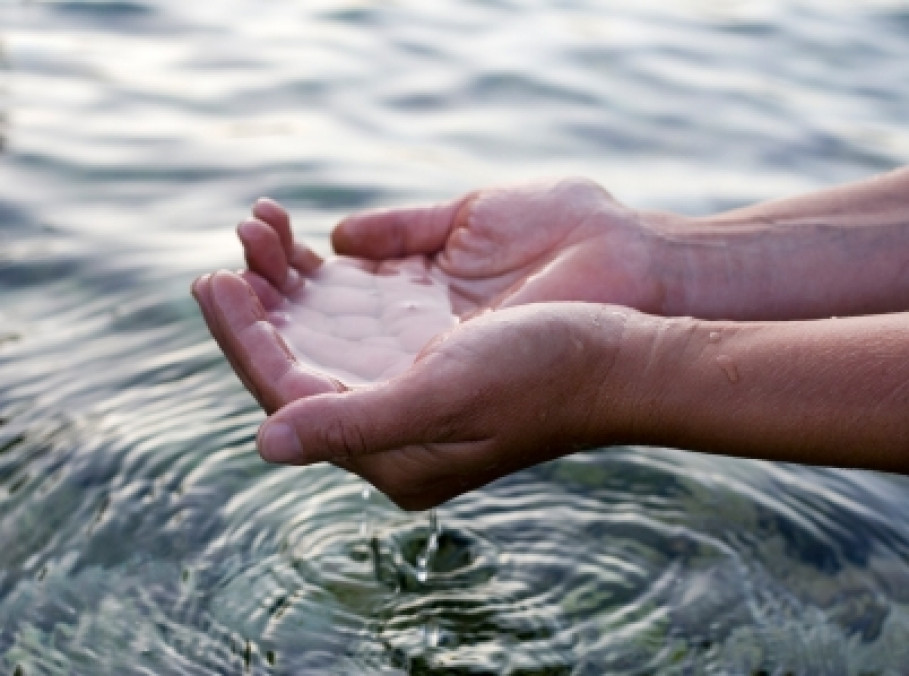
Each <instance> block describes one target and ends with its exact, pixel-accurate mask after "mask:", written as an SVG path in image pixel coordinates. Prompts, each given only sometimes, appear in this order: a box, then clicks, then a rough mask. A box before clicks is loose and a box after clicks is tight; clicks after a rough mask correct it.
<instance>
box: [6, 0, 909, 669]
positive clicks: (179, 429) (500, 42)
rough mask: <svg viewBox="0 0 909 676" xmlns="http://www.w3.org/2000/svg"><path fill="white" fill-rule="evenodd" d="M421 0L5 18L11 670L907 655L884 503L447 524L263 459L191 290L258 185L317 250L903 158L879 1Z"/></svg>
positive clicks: (644, 480)
mask: <svg viewBox="0 0 909 676" xmlns="http://www.w3.org/2000/svg"><path fill="white" fill-rule="evenodd" d="M433 7H434V9H433V12H427V11H426V9H425V5H420V4H418V3H414V2H403V3H397V4H395V5H387V6H385V5H381V4H368V3H367V4H363V3H351V2H341V1H340V0H320V2H316V3H313V2H290V3H280V4H268V5H267V6H265V5H263V4H262V3H254V2H251V1H249V0H230V1H229V2H227V3H218V4H217V5H214V4H212V5H205V4H199V3H184V2H177V1H176V0H163V1H162V2H156V3H147V2H93V3H82V2H64V3H20V4H16V5H15V6H14V8H13V9H12V10H11V9H10V7H9V5H7V6H4V7H2V8H0V12H3V13H4V18H6V17H9V18H10V20H9V21H5V22H4V35H3V36H2V40H3V44H4V47H5V51H4V56H3V57H2V58H3V62H4V70H3V71H2V72H3V74H4V76H6V83H5V84H4V86H6V87H7V89H9V90H12V91H8V92H7V94H6V95H5V98H4V99H3V103H2V104H0V109H3V110H4V111H5V112H6V113H7V114H8V117H7V122H6V125H5V134H6V136H7V138H8V137H9V134H10V133H11V132H10V129H9V120H12V121H14V122H15V129H14V131H15V139H14V140H15V143H9V144H8V145H7V147H6V149H5V152H4V162H3V164H2V166H0V176H2V180H0V322H2V324H0V382H2V383H3V387H2V388H0V542H2V543H3V546H2V547H0V617H2V618H4V621H3V622H2V623H0V664H2V665H3V668H4V670H5V671H7V672H11V673H15V672H16V670H17V669H18V670H19V673H24V674H33V673H60V674H68V673H117V674H132V673H160V674H168V673H185V674H207V673H212V672H238V673H240V672H248V673H255V674H275V673H287V674H289V673H341V674H345V673H350V674H361V673H377V674H381V673H387V674H393V673H395V674H400V673H441V672H443V671H444V672H445V673H450V674H487V673H496V674H509V673H511V674H542V673H548V674H560V673H566V674H567V673H572V674H602V673H605V672H610V671H611V672H619V673H622V672H624V673H668V674H672V673H679V674H681V673H711V672H713V673H746V674H747V673H760V672H761V671H762V670H763V671H764V672H766V673H785V672H786V671H787V670H789V671H792V672H793V673H813V674H837V673H861V672H874V671H877V672H879V673H887V670H888V669H890V670H891V671H894V670H899V669H900V668H902V667H904V665H907V664H909V654H907V651H909V648H907V645H906V642H905V636H906V635H909V618H907V610H909V597H907V592H906V590H907V589H909V567H907V564H906V561H907V560H909V530H907V526H906V524H907V523H909V518H907V517H909V502H907V498H906V495H907V494H909V493H907V488H909V487H907V484H906V481H904V480H900V479H897V478H893V477H886V476H883V475H876V474H872V473H850V472H837V471H832V470H822V469H812V468H797V467H788V466H775V465H769V464H765V463H748V462H740V461H731V460H723V459H718V458H708V457H703V456H693V455H689V454H684V453H680V452H675V451H659V450H651V449H615V450H611V451H604V452H599V453H592V454H586V455H583V456H576V457H573V458H567V459H565V460H563V461H559V462H556V463H550V464H547V465H544V466H541V467H538V468H535V469H532V470H529V471H527V472H524V473H521V474H520V475H517V476H514V477H509V478H507V479H505V480H503V481H501V482H498V483H496V484H495V485H493V486H490V487H488V488H487V489H484V490H483V491H480V492H478V493H476V494H474V495H471V496H467V497H465V498H463V499H460V500H458V501H456V502H454V503H452V504H451V505H448V506H446V507H444V508H443V509H442V510H440V513H439V522H438V529H437V530H436V529H435V528H433V527H431V524H430V523H429V520H428V517H427V515H407V514H402V513H400V512H398V511H397V510H395V509H394V508H393V507H392V506H391V505H390V504H389V503H388V502H387V501H385V500H384V498H382V497H381V496H380V495H377V494H376V493H375V492H369V493H368V494H367V495H365V496H364V494H363V491H362V484H361V483H360V482H359V481H354V480H352V479H351V478H350V477H348V476H347V475H345V474H344V473H342V472H340V471H338V470H334V469H331V468H327V467H311V468H305V469H293V468H271V467H267V466H265V465H263V464H262V463H261V462H260V461H259V459H258V457H257V456H256V455H255V451H254V449H253V434H254V431H255V428H256V425H257V424H258V423H259V422H260V421H261V413H260V412H259V411H258V410H257V409H256V408H255V406H254V405H253V403H252V401H251V400H250V399H249V397H248V396H247V395H246V394H245V392H244V391H243V390H242V389H241V388H240V387H239V385H238V384H237V383H236V382H235V380H234V378H233V376H232V374H231V373H230V372H229V369H228V368H227V366H226V365H225V364H224V363H223V360H222V359H221V357H220V355H219V353H218V352H217V350H216V348H215V346H214V345H213V344H212V343H211V342H210V341H209V339H208V337H207V334H206V332H205V330H204V327H203V326H202V323H201V321H200V320H199V318H198V316H197V312H196V309H195V307H194V305H193V303H192V301H191V300H190V299H189V297H188V294H187V287H188V281H189V280H190V279H192V278H193V276H194V275H195V274H197V273H198V272H201V271H203V270H207V269H210V268H214V267H218V266H230V267H235V266H236V265H238V264H239V263H240V260H239V250H238V249H237V247H236V246H235V244H234V243H233V241H232V237H231V233H230V229H231V227H232V224H233V223H234V222H235V221H236V220H237V218H238V217H239V215H240V214H243V213H245V211H246V208H247V205H248V204H249V202H251V200H252V199H254V198H255V197H257V196H259V195H260V194H265V193H270V194H272V195H274V196H276V197H279V198H282V199H284V200H286V201H287V202H288V203H289V205H290V206H291V208H292V209H293V210H294V216H295V220H296V222H297V223H298V224H299V227H300V228H301V230H302V232H303V233H304V234H306V235H308V236H310V237H311V238H312V239H313V240H314V241H315V243H316V246H319V247H322V248H323V249H324V248H325V246H326V233H327V230H328V228H329V227H330V224H331V223H332V222H333V221H334V220H335V219H336V218H337V217H339V216H340V215H341V214H343V213H345V212H347V211H349V210H351V209H354V208H359V207H363V206H378V205H380V204H383V203H389V202H392V201H394V202H398V201H417V200H426V199H432V198H435V197H446V196H449V195H451V194H453V193H457V192H459V191H460V190H461V189H463V188H469V187H474V186H475V185H477V184H480V183H485V182H497V181H501V180H504V179H516V178H519V177H522V176H525V175H528V174H553V173H560V172H571V173H587V174H589V175H591V176H595V177H598V178H600V179H601V180H602V181H603V182H604V183H605V184H606V185H607V186H608V187H609V188H610V189H612V190H613V191H614V192H616V193H617V194H618V195H620V196H621V197H623V198H625V199H626V200H628V201H629V202H632V203H634V204H638V205H641V206H653V207H662V208H675V209H681V210H685V211H706V210H709V209H712V208H719V207H723V206H732V205H736V204H740V203H741V202H743V201H747V200H751V199H757V198H761V197H765V196H771V195H780V194H784V193H791V192H797V191H799V190H802V189H804V188H806V187H813V186H815V185H820V184H825V183H829V182H832V181H834V180H839V179H844V178H853V177H855V176H857V175H862V174H867V173H871V172H873V171H875V170H877V169H878V168H880V167H883V166H891V165H893V164H896V163H899V162H907V161H909V135H907V131H906V129H905V110H906V105H907V99H906V94H905V92H903V91H901V90H900V89H899V88H898V87H894V86H893V83H894V82H901V81H902V80H901V79H900V78H901V76H902V73H903V71H904V70H905V63H906V60H907V58H909V54H907V45H909V40H907V30H909V23H907V21H906V20H905V17H906V16H907V10H906V8H905V7H902V6H901V5H900V4H899V3H896V4H894V3H889V4H887V5H886V6H878V5H875V6H870V5H867V4H866V5H862V6H861V7H859V6H857V5H855V4H854V3H828V4H825V5H824V6H823V7H821V6H820V5H816V4H813V3H808V2H804V3H802V2H797V3H776V4H773V5H772V7H773V11H765V10H762V9H760V8H757V7H756V6H755V5H754V3H736V4H734V5H732V4H730V5H724V6H723V8H719V9H718V6H715V5H713V4H710V3H708V4H707V5H705V4H704V3H687V4H684V5H679V6H677V7H675V8H672V9H667V8H665V6H664V5H663V4H658V3H640V2H618V3H613V4H612V5H611V7H610V9H609V10H608V11H604V10H603V8H602V7H601V6H600V3H592V2H580V3H573V5H572V7H571V8H561V7H555V6H554V5H551V3H550V4H549V5H547V4H545V3H544V4H538V5H515V4H509V3H475V4H471V5H466V4H464V3H454V2H442V4H441V5H438V6H436V5H434V6H433ZM465 35H466V36H469V39H465V37H464V36H465ZM847 57H848V58H847ZM10 68H13V69H14V74H15V78H16V79H15V82H14V83H12V84H14V85H15V87H12V86H11V85H10V84H9V82H8V81H9V75H10V73H11V71H10ZM11 94H15V97H14V98H13V97H12V96H11ZM11 108H12V109H11ZM703 111H711V114H710V115H704V114H703ZM692 177H697V179H696V180H695V179H693V178H692ZM433 532H436V538H435V548H434V551H430V550H432V549H433V548H432V547H431V546H430V545H431V542H432V535H433ZM427 554H431V555H430V556H427ZM421 557H425V559H426V561H425V564H424V563H423V562H422V561H421Z"/></svg>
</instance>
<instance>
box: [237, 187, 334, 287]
mask: <svg viewBox="0 0 909 676" xmlns="http://www.w3.org/2000/svg"><path fill="white" fill-rule="evenodd" d="M253 215H254V216H255V217H256V218H257V219H259V220H260V221H262V222H263V223H265V224H266V225H269V226H271V228H272V229H273V230H274V231H275V233H276V234H277V235H278V240H279V241H280V242H281V247H282V248H283V249H284V256H285V257H286V258H287V261H288V262H289V263H290V266H291V267H293V268H295V269H296V270H298V271H299V272H301V273H303V274H304V275H311V274H312V273H313V272H315V271H316V269H317V268H318V267H319V266H320V265H321V264H322V257H321V256H319V254H317V253H316V252H315V251H313V250H312V249H310V248H309V247H308V246H306V245H305V244H303V243H302V242H295V241H294V236H293V230H292V229H291V227H290V216H288V215H287V211H285V209H284V207H282V206H281V205H280V204H278V203H277V202H275V201H274V200H272V199H269V198H267V197H262V198H260V199H259V200H258V201H256V203H255V205H254V206H253Z"/></svg>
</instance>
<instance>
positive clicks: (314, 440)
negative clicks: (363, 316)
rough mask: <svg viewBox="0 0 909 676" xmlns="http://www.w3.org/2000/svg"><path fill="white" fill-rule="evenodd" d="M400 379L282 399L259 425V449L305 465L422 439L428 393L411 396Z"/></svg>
mask: <svg viewBox="0 0 909 676" xmlns="http://www.w3.org/2000/svg"><path fill="white" fill-rule="evenodd" d="M402 380H403V379H400V380H393V381H390V382H388V383H383V384H381V385H377V386H373V387H367V388H362V389H353V390H348V391H346V392H341V393H337V394H336V393H330V394H319V395H316V396H311V397H306V398H303V399H298V400H296V401H293V402H291V403H289V404H287V405H286V406H284V407H283V408H281V409H280V410H278V411H276V412H275V413H274V414H272V415H271V417H269V418H268V420H266V421H265V423H264V424H263V425H262V427H261V428H260V429H259V435H258V440H257V445H258V448H259V454H260V455H261V456H262V458H263V459H265V460H267V461H268V462H274V463H284V464H292V465H308V464H310V463H313V462H319V461H328V462H335V461H343V460H346V459H350V458H356V457H358V456H362V455H367V454H370V453H377V452H379V451H386V450H391V449H396V448H402V447H404V446H408V445H411V444H414V443H419V442H420V441H423V438H424V436H425V432H426V429H427V427H426V421H427V419H428V418H429V417H430V416H429V415H428V413H429V410H428V408H427V401H428V398H427V397H426V396H425V395H424V396H423V397H422V398H421V397H416V396H412V395H411V394H410V393H409V392H408V390H409V388H408V387H407V386H406V385H405V384H403V383H402Z"/></svg>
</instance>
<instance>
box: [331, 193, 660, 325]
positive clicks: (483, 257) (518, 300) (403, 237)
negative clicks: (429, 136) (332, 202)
mask: <svg viewBox="0 0 909 676" xmlns="http://www.w3.org/2000/svg"><path fill="white" fill-rule="evenodd" d="M672 218H673V217H672V216H670V215H669V214H644V213H642V212H636V211H633V210H631V209H629V208H626V207H624V206H623V205H621V204H619V203H618V202H616V201H615V200H614V199H613V198H612V197H611V196H610V195H609V194H608V193H607V192H606V191H604V190H603V189H602V188H600V187H599V186H598V185H596V184H595V183H593V182H591V181H588V180H586V179H566V180H561V181H550V182H539V183H529V184H525V185H519V186H513V187H503V188H491V189H484V190H478V191H475V192H472V193H470V194H468V195H466V196H464V197H462V198H460V199H458V200H455V201H453V202H450V203H447V204H441V205H437V206H432V207H423V208H404V209H389V210H382V211H373V212H366V213H362V214H357V215H354V216H351V217H349V218H347V219H345V220H344V221H342V222H341V223H340V224H339V225H338V226H337V227H336V228H335V230H334V232H333V233H332V243H333V245H334V248H335V251H336V252H337V253H339V254H342V255H345V256H353V257H356V258H360V259H365V260H371V261H376V262H382V261H391V260H395V259H399V258H404V257H408V256H423V257H425V260H426V265H427V269H429V270H431V271H432V272H433V273H434V274H437V275H438V276H439V278H440V279H444V280H445V281H446V283H447V284H448V285H449V287H450V289H451V302H452V307H453V309H454V311H455V313H456V314H458V315H459V316H461V317H462V318H464V317H469V316H471V315H473V314H476V313H479V312H483V311H485V310H490V309H498V308H502V307H510V306H514V305H522V304H525V303H534V302H545V301H558V300H573V301H589V302H601V303H615V304H620V305H625V306H628V307H633V308H637V309H639V310H644V311H646V312H650V313H653V314H661V313H662V310H663V307H662V304H663V300H664V297H665V293H666V289H665V282H663V281H662V275H661V273H660V270H661V268H660V266H659V265H658V261H657V260H656V255H657V252H658V251H660V250H662V249H661V244H662V239H661V236H660V235H659V233H658V232H657V231H656V228H654V227H653V226H654V224H655V223H656V222H663V221H665V220H667V219H672Z"/></svg>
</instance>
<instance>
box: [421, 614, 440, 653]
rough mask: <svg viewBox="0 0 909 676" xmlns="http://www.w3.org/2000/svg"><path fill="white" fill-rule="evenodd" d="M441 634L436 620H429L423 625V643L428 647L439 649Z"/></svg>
mask: <svg viewBox="0 0 909 676" xmlns="http://www.w3.org/2000/svg"><path fill="white" fill-rule="evenodd" d="M441 633H442V632H441V631H440V630H439V623H438V621H437V620H435V619H431V620H428V621H427V622H426V624H425V625H423V642H424V643H425V644H426V647H427V648H436V647H438V645H439V639H440V638H441Z"/></svg>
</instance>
